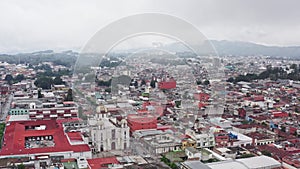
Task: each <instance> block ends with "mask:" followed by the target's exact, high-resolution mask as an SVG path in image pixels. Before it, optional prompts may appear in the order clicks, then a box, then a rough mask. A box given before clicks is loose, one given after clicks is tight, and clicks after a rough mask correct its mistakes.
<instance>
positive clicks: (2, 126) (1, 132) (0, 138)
mask: <svg viewBox="0 0 300 169" xmlns="http://www.w3.org/2000/svg"><path fill="white" fill-rule="evenodd" d="M4 130H5V123H0V148H1V147H2V141H3V135H4Z"/></svg>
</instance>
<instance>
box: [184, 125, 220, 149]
mask: <svg viewBox="0 0 300 169" xmlns="http://www.w3.org/2000/svg"><path fill="white" fill-rule="evenodd" d="M185 134H186V135H188V136H190V137H191V138H192V139H194V140H195V141H196V147H197V148H206V147H214V146H215V144H216V142H215V137H214V134H213V133H196V132H195V131H194V130H191V129H187V130H186V131H185Z"/></svg>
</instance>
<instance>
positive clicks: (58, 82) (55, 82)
mask: <svg viewBox="0 0 300 169" xmlns="http://www.w3.org/2000/svg"><path fill="white" fill-rule="evenodd" d="M53 84H55V85H62V84H65V82H64V81H63V80H62V79H61V77H60V76H56V77H55V78H54V79H53Z"/></svg>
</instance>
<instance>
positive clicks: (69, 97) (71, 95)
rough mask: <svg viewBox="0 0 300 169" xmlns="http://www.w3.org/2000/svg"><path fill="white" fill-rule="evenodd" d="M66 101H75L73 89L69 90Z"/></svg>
mask: <svg viewBox="0 0 300 169" xmlns="http://www.w3.org/2000/svg"><path fill="white" fill-rule="evenodd" d="M65 101H73V91H72V89H69V90H68V94H67V96H66V98H65Z"/></svg>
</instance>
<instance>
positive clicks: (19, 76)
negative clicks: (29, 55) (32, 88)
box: [15, 74, 25, 82]
mask: <svg viewBox="0 0 300 169" xmlns="http://www.w3.org/2000/svg"><path fill="white" fill-rule="evenodd" d="M24 79H25V77H24V75H23V74H18V75H17V76H16V77H15V81H17V82H21V81H22V80H24Z"/></svg>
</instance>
